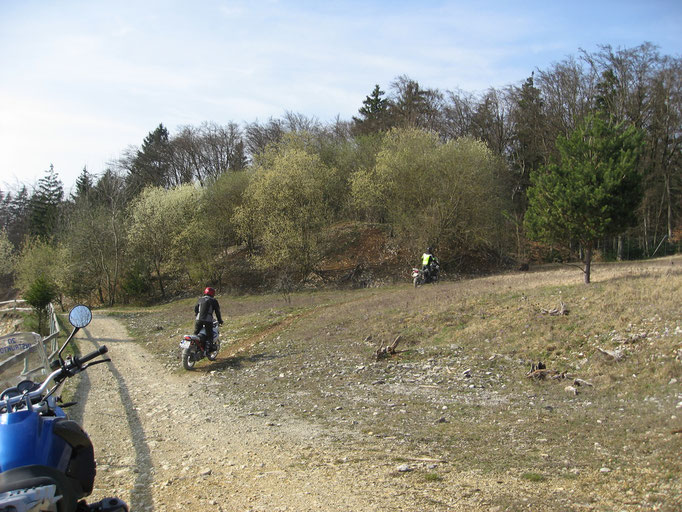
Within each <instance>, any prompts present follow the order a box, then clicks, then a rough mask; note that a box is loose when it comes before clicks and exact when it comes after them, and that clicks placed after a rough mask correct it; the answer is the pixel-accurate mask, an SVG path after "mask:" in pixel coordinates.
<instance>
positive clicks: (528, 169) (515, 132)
mask: <svg viewBox="0 0 682 512" xmlns="http://www.w3.org/2000/svg"><path fill="white" fill-rule="evenodd" d="M511 97H512V110H511V114H510V116H511V123H512V134H511V140H510V155H509V161H510V165H509V171H510V173H509V177H510V181H511V182H510V183H509V186H510V189H511V190H510V196H511V201H512V207H513V210H512V212H510V216H511V217H512V219H513V224H514V227H515V229H516V241H517V242H516V243H517V247H516V252H517V256H518V258H519V259H522V260H523V259H525V256H526V255H525V243H524V240H525V236H524V234H523V229H522V228H523V217H524V214H525V212H526V207H527V198H526V190H527V189H528V186H529V185H530V176H531V175H532V174H533V173H535V172H536V171H537V169H538V168H539V167H540V166H541V165H542V164H543V163H545V161H546V159H547V158H548V157H549V153H548V150H547V146H548V144H547V140H546V135H547V129H546V124H547V121H546V116H545V113H544V111H543V101H542V97H541V94H540V90H539V89H538V88H537V87H535V84H534V73H533V74H531V76H530V77H529V78H528V79H527V80H526V81H525V82H524V83H523V85H522V86H521V87H520V88H512V90H511Z"/></svg>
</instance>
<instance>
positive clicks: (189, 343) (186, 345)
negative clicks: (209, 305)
mask: <svg viewBox="0 0 682 512" xmlns="http://www.w3.org/2000/svg"><path fill="white" fill-rule="evenodd" d="M219 335H220V333H219V332H218V322H213V347H214V350H211V351H208V350H207V349H208V347H207V343H206V329H205V328H203V327H202V328H201V330H200V331H199V334H185V335H184V336H183V337H182V341H181V342H180V348H181V349H182V366H183V368H184V369H185V370H192V369H193V368H194V365H195V364H196V363H197V361H201V360H202V359H203V358H204V357H205V358H207V359H208V360H209V361H215V360H216V358H217V357H218V352H219V351H220V336H219ZM0 512H2V511H0Z"/></svg>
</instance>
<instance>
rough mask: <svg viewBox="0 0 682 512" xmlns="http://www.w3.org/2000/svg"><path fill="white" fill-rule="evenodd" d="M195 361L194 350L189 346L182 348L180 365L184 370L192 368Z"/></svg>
mask: <svg viewBox="0 0 682 512" xmlns="http://www.w3.org/2000/svg"><path fill="white" fill-rule="evenodd" d="M196 362H197V360H196V357H195V351H194V350H193V349H192V348H191V347H190V348H184V349H182V367H183V368H184V369H185V370H192V369H194V365H195V364H196Z"/></svg>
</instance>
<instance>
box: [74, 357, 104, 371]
mask: <svg viewBox="0 0 682 512" xmlns="http://www.w3.org/2000/svg"><path fill="white" fill-rule="evenodd" d="M110 362H111V359H109V358H106V359H99V360H97V361H93V362H92V363H86V364H85V365H84V366H82V367H81V371H83V370H87V369H88V368H90V367H91V366H95V365H96V364H101V363H110Z"/></svg>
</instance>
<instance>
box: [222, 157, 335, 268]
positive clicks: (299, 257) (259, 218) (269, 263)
mask: <svg viewBox="0 0 682 512" xmlns="http://www.w3.org/2000/svg"><path fill="white" fill-rule="evenodd" d="M270 152H271V153H272V154H270V155H266V158H265V161H266V162H267V164H266V165H264V166H263V167H261V168H260V169H258V171H257V173H256V175H255V176H254V178H253V180H252V182H251V184H250V186H249V188H248V189H247V191H246V197H245V201H244V204H243V205H242V206H240V207H239V208H237V210H236V212H235V221H236V222H237V224H238V226H239V230H240V231H239V232H240V234H241V236H242V239H245V240H246V239H249V238H251V239H252V240H253V241H254V245H257V246H258V247H260V248H262V252H261V253H260V256H259V258H258V262H259V263H260V265H261V266H262V267H263V268H267V269H274V270H276V271H278V272H279V273H280V274H287V275H298V276H300V277H302V278H305V276H306V275H307V274H308V273H309V272H310V271H311V270H313V268H314V267H315V265H316V264H317V262H318V260H319V258H320V254H321V239H322V237H323V230H322V228H323V226H325V225H326V223H327V220H328V218H329V211H328V208H327V204H328V202H329V201H330V200H331V197H330V196H331V193H332V191H333V190H334V186H333V183H334V175H335V173H334V171H333V170H332V169H330V168H328V167H327V166H325V165H324V164H323V163H322V162H321V160H320V158H319V157H318V156H317V155H314V154H310V153H307V152H306V151H305V150H303V149H301V148H300V147H296V145H295V144H293V145H292V146H286V145H284V146H282V147H273V148H271V150H270Z"/></svg>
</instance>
